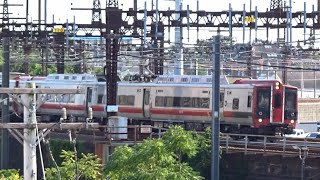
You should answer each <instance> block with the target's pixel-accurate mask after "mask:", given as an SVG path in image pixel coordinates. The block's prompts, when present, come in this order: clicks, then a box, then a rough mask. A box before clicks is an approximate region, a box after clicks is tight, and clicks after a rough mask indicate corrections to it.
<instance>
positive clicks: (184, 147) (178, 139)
mask: <svg viewBox="0 0 320 180" xmlns="http://www.w3.org/2000/svg"><path fill="white" fill-rule="evenodd" d="M163 140H164V142H165V144H166V145H167V147H168V149H169V150H170V151H171V152H174V153H175V156H176V157H177V158H178V159H179V160H180V159H181V155H184V154H185V155H187V156H188V157H192V156H195V155H196V153H197V148H198V140H197V138H195V134H194V133H193V132H188V131H186V130H184V129H183V128H182V127H181V126H172V127H171V128H170V129H169V130H168V132H166V133H165V135H164V136H163Z"/></svg>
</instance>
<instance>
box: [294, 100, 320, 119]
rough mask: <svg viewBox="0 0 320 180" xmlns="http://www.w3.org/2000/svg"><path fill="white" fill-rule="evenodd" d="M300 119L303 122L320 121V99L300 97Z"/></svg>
mask: <svg viewBox="0 0 320 180" xmlns="http://www.w3.org/2000/svg"><path fill="white" fill-rule="evenodd" d="M298 112H299V113H298V120H299V123H303V122H317V121H319V122H320V99H318V98H316V99H299V102H298Z"/></svg>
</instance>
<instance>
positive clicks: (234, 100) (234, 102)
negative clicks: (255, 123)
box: [232, 98, 239, 109]
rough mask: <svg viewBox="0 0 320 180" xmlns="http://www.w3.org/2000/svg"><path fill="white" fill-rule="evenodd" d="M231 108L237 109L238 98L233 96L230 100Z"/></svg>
mask: <svg viewBox="0 0 320 180" xmlns="http://www.w3.org/2000/svg"><path fill="white" fill-rule="evenodd" d="M232 109H239V98H234V99H233V100H232Z"/></svg>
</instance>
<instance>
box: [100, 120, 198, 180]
mask: <svg viewBox="0 0 320 180" xmlns="http://www.w3.org/2000/svg"><path fill="white" fill-rule="evenodd" d="M172 136H179V137H177V138H175V137H172ZM196 141H197V140H196V137H195V136H193V135H192V134H191V133H190V132H187V131H185V130H183V129H182V128H180V127H175V126H174V127H172V128H170V129H169V131H168V132H167V134H166V135H165V137H164V138H163V139H147V140H145V141H144V142H143V143H141V144H138V145H135V146H133V147H128V146H121V147H117V148H116V149H115V152H114V153H113V154H112V156H111V160H110V161H109V162H108V164H107V165H106V167H105V173H106V175H107V176H108V177H109V178H110V179H123V180H125V179H130V180H131V179H133V180H135V179H137V180H138V179H146V180H149V179H150V180H153V179H158V180H165V179H170V180H171V179H172V180H178V179H179V180H180V179H202V177H201V176H199V174H198V173H197V172H196V171H194V170H193V169H192V168H191V167H190V166H189V165H188V164H187V163H184V162H181V161H179V159H180V158H179V157H180V155H182V154H185V155H187V156H190V157H192V156H194V155H195V154H196V151H197V143H196ZM184 143H186V144H184Z"/></svg>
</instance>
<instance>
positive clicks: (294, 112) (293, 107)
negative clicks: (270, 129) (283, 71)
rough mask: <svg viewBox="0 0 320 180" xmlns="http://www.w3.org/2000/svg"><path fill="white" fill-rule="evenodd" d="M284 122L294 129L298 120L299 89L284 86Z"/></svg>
mask: <svg viewBox="0 0 320 180" xmlns="http://www.w3.org/2000/svg"><path fill="white" fill-rule="evenodd" d="M284 95H285V96H284V123H285V124H288V125H289V127H290V128H291V129H294V128H295V127H296V124H297V120H298V89H297V88H295V87H290V86H286V87H284Z"/></svg>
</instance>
